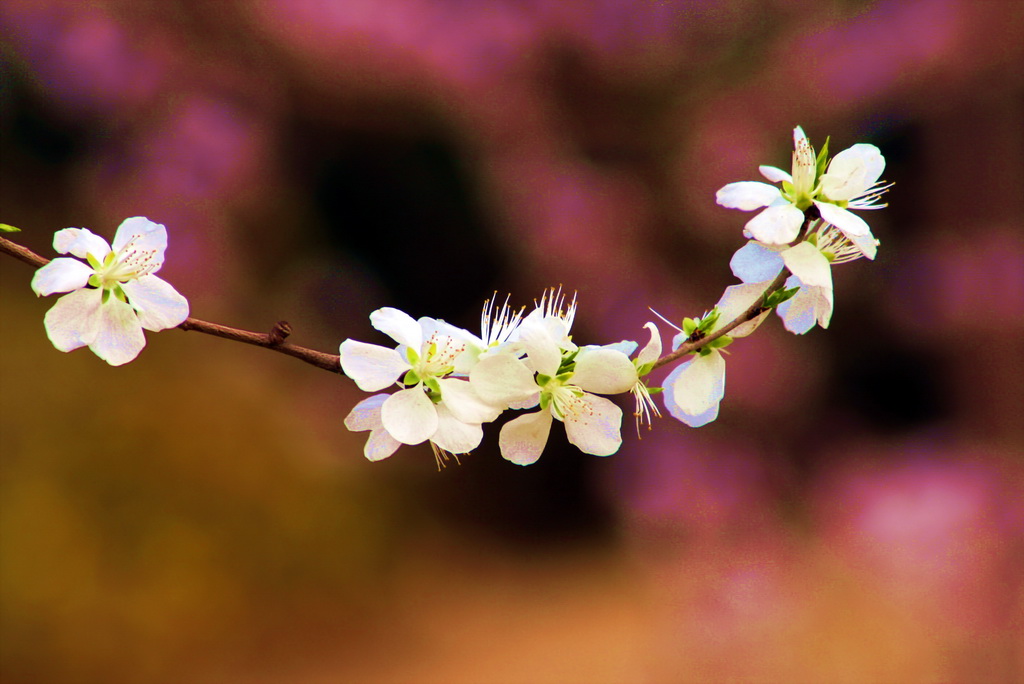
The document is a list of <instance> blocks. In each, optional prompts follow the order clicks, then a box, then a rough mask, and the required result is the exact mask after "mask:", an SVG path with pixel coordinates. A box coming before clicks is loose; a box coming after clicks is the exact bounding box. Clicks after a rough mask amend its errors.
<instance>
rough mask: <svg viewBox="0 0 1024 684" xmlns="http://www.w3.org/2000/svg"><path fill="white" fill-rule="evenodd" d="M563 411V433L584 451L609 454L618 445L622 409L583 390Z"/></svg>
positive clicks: (603, 454)
mask: <svg viewBox="0 0 1024 684" xmlns="http://www.w3.org/2000/svg"><path fill="white" fill-rule="evenodd" d="M572 406H573V407H574V408H577V409H580V410H575V411H573V412H572V413H567V414H566V415H565V416H564V417H563V419H562V422H563V423H565V434H566V436H567V437H568V438H569V442H570V443H571V444H573V445H575V446H576V448H577V449H579V450H580V451H582V452H583V453H585V454H592V455H594V456H611V455H612V454H614V453H615V452H616V451H618V450H619V447H620V446H622V435H621V429H622V409H620V408H619V407H618V406H616V405H615V404H614V403H613V402H611V401H610V400H608V399H605V398H604V397H595V396H594V395H593V394H584V395H583V396H582V397H580V398H579V400H578V401H577V402H574V403H573V404H572Z"/></svg>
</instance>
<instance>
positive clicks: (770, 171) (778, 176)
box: [757, 166, 793, 183]
mask: <svg viewBox="0 0 1024 684" xmlns="http://www.w3.org/2000/svg"><path fill="white" fill-rule="evenodd" d="M757 170H758V171H760V172H761V175H762V176H764V177H765V178H767V179H768V180H770V181H771V182H772V183H781V182H783V181H786V182H788V183H792V182H793V176H791V175H790V174H789V171H783V170H782V169H780V168H779V167H777V166H758V167H757Z"/></svg>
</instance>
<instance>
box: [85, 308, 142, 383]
mask: <svg viewBox="0 0 1024 684" xmlns="http://www.w3.org/2000/svg"><path fill="white" fill-rule="evenodd" d="M81 291H82V290H79V292H81ZM97 323H98V325H97V327H96V335H95V337H94V338H93V340H92V341H91V342H90V343H89V349H91V350H92V351H93V353H94V354H96V356H98V357H100V358H101V359H103V360H104V361H106V362H107V363H109V364H110V365H111V366H120V365H122V364H125V363H128V362H129V361H131V360H132V359H134V358H135V357H136V356H138V355H139V352H140V351H142V348H143V347H145V346H146V336H145V335H143V334H142V326H141V325H140V324H139V317H138V316H136V315H135V309H133V308H132V307H131V306H130V305H128V304H125V303H124V302H122V301H121V300H120V299H118V298H117V297H113V296H111V297H110V298H109V299H107V301H106V303H105V304H100V307H99V310H98V315H97Z"/></svg>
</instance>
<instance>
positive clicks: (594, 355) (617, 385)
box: [572, 347, 637, 394]
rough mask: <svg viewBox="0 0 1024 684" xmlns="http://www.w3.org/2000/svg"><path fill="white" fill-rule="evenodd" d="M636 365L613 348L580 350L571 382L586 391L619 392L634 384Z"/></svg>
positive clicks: (600, 392)
mask: <svg viewBox="0 0 1024 684" xmlns="http://www.w3.org/2000/svg"><path fill="white" fill-rule="evenodd" d="M636 381H637V375H636V366H634V365H633V362H632V361H630V360H629V357H628V356H626V355H625V354H623V353H622V352H620V351H618V350H615V349H607V348H604V347H597V348H596V349H586V350H582V351H580V353H579V355H578V356H577V357H576V370H575V372H574V373H573V375H572V383H573V384H574V385H578V386H579V387H581V388H582V389H585V390H586V391H588V392H597V393H598V394H619V393H620V392H628V391H629V390H630V388H632V387H633V385H635V384H636Z"/></svg>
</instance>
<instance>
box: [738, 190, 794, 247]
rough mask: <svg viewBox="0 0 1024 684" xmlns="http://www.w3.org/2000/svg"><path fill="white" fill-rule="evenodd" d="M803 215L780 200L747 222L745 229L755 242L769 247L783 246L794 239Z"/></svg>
mask: <svg viewBox="0 0 1024 684" xmlns="http://www.w3.org/2000/svg"><path fill="white" fill-rule="evenodd" d="M803 222H804V213H803V212H802V211H800V210H799V209H797V208H796V207H794V206H793V205H792V204H790V203H789V202H786V201H785V200H782V201H780V202H778V203H776V204H774V205H772V206H770V207H768V208H767V209H765V210H764V211H762V212H761V213H760V214H758V215H757V216H755V217H754V218H752V219H750V220H749V221H747V225H746V229H747V231H749V232H750V234H751V235H752V236H753V237H754V239H755V240H758V241H760V242H764V243H767V244H770V245H784V244H787V243H789V242H792V241H793V240H795V239H796V236H797V235H798V234H799V233H800V225H801V224H802V223H803Z"/></svg>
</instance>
